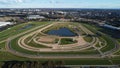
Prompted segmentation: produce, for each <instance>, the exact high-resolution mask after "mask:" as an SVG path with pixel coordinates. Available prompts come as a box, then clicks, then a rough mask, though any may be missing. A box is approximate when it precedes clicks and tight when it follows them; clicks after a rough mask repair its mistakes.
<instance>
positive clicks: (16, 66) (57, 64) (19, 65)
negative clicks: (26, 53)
mask: <svg viewBox="0 0 120 68" xmlns="http://www.w3.org/2000/svg"><path fill="white" fill-rule="evenodd" d="M64 65H65V62H64V61H46V62H42V63H41V62H40V61H6V62H4V64H3V66H2V67H1V68H63V67H64Z"/></svg>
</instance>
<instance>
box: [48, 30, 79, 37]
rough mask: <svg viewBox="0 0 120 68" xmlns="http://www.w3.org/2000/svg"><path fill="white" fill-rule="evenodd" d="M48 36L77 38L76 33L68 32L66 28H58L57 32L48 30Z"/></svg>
mask: <svg viewBox="0 0 120 68" xmlns="http://www.w3.org/2000/svg"><path fill="white" fill-rule="evenodd" d="M47 34H49V35H57V36H77V34H76V33H74V32H72V31H70V30H69V29H68V28H60V29H58V30H50V31H48V33H47Z"/></svg>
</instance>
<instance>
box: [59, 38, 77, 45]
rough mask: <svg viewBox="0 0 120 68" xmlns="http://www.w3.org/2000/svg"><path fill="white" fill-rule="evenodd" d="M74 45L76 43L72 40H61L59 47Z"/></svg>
mask: <svg viewBox="0 0 120 68" xmlns="http://www.w3.org/2000/svg"><path fill="white" fill-rule="evenodd" d="M74 43H77V41H76V40H73V39H72V38H62V39H61V40H60V45H66V44H74Z"/></svg>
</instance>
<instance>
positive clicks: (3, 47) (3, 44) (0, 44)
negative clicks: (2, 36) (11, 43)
mask: <svg viewBox="0 0 120 68" xmlns="http://www.w3.org/2000/svg"><path fill="white" fill-rule="evenodd" d="M0 49H2V50H5V42H3V43H0Z"/></svg>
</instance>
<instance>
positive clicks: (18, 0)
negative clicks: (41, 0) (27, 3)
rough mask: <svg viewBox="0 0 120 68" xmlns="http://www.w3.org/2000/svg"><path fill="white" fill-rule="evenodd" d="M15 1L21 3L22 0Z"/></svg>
mask: <svg viewBox="0 0 120 68" xmlns="http://www.w3.org/2000/svg"><path fill="white" fill-rule="evenodd" d="M15 1H16V2H17V3H22V2H23V0H15Z"/></svg>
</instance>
